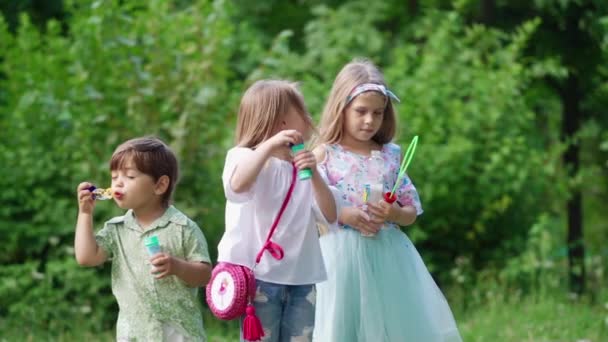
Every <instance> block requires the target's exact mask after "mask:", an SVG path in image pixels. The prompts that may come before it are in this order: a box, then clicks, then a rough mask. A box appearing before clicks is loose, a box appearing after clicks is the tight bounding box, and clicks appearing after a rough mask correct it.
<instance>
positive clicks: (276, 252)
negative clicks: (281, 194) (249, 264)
mask: <svg viewBox="0 0 608 342" xmlns="http://www.w3.org/2000/svg"><path fill="white" fill-rule="evenodd" d="M296 173H297V170H296V166H295V165H293V171H292V174H293V176H292V178H291V185H289V190H287V195H286V196H285V200H283V204H282V205H281V209H280V210H279V213H278V214H277V217H276V218H275V219H274V222H273V223H272V227H270V231H269V232H268V236H267V237H266V242H265V243H264V246H262V249H261V250H260V251H259V252H258V255H257V256H256V257H255V264H256V265H257V264H259V263H260V259H262V255H263V254H264V251H268V252H269V253H270V255H272V257H273V258H275V259H277V260H281V259H283V256H284V254H285V253H284V252H283V248H282V247H281V246H279V244H277V243H274V242H272V241H270V239H271V238H272V234H274V231H275V230H276V229H277V225H278V224H279V220H280V219H281V216H282V215H283V212H284V211H285V208H286V207H287V203H288V202H289V199H290V198H291V194H292V193H293V188H294V187H295V185H296ZM254 267H255V265H254Z"/></svg>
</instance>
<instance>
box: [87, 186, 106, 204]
mask: <svg viewBox="0 0 608 342" xmlns="http://www.w3.org/2000/svg"><path fill="white" fill-rule="evenodd" d="M89 191H90V192H92V193H93V199H95V200H101V201H104V200H109V199H112V188H107V189H102V188H97V187H95V186H94V185H92V186H91V187H89Z"/></svg>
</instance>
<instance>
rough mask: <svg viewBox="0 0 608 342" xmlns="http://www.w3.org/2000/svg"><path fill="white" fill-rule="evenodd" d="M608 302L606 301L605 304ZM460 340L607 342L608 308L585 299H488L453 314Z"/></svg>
mask: <svg viewBox="0 0 608 342" xmlns="http://www.w3.org/2000/svg"><path fill="white" fill-rule="evenodd" d="M607 305H608V303H607ZM456 318H457V320H458V326H459V329H460V333H461V334H462V337H463V339H464V341H467V342H482V341H492V342H493V341H505V342H510V341H514V342H515V341H517V342H520V341H521V342H523V341H530V342H532V341H534V342H543V341H546V342H549V341H551V342H557V341H572V342H583V341H584V342H600V341H608V330H607V328H608V326H607V323H608V307H606V306H605V305H604V304H603V303H595V304H592V303H590V302H589V300H588V299H578V300H574V299H568V298H566V297H565V296H561V297H560V296H553V297H550V296H544V297H543V298H538V297H535V296H530V297H525V298H523V299H511V300H501V299H494V300H492V299H491V300H489V301H488V302H487V303H486V304H484V305H482V306H478V307H475V308H471V309H468V310H467V311H466V312H463V313H457V314H456Z"/></svg>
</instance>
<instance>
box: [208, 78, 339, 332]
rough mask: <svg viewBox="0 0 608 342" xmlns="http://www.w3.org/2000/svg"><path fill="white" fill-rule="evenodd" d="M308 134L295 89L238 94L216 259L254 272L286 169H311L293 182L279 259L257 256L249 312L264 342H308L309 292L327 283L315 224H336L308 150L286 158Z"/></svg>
mask: <svg viewBox="0 0 608 342" xmlns="http://www.w3.org/2000/svg"><path fill="white" fill-rule="evenodd" d="M311 128H312V122H311V118H310V116H309V115H308V112H307V110H306V107H305V105H304V100H303V98H302V95H301V94H300V93H299V92H298V90H297V88H296V87H295V85H294V84H292V83H289V82H286V81H279V80H266V81H258V82H256V83H254V84H253V85H252V86H251V87H250V88H249V89H248V90H247V91H246V92H245V94H244V95H243V98H242V100H241V105H240V108H239V115H238V122H237V127H236V142H237V146H236V147H234V148H232V149H230V150H229V151H228V154H227V156H226V164H225V166H224V172H223V175H222V180H223V184H224V192H225V194H226V198H227V202H226V232H225V233H224V236H223V237H222V240H221V241H220V243H219V246H218V261H219V262H230V263H233V264H238V265H243V266H247V267H253V266H254V263H255V258H256V254H257V253H258V251H260V249H261V248H262V246H263V245H264V243H265V241H266V236H267V234H268V231H269V230H270V227H271V225H272V223H273V221H274V219H275V217H276V216H277V212H278V211H279V208H280V207H281V204H282V203H283V200H284V198H285V196H286V194H287V191H288V189H289V187H290V184H291V182H292V177H293V168H294V167H296V168H297V169H298V170H302V169H306V168H308V169H310V170H311V171H312V177H311V179H309V180H300V179H297V180H296V183H295V188H294V190H293V193H292V195H291V199H290V201H289V202H288V204H287V207H286V209H285V211H284V213H283V215H282V217H281V219H280V221H279V223H278V226H277V228H276V232H275V234H274V235H273V237H272V241H273V242H275V243H276V244H278V245H280V246H281V247H282V249H283V251H284V253H285V254H284V257H283V258H282V259H281V260H278V259H277V258H275V257H273V255H272V253H269V252H266V253H264V254H263V255H262V258H261V261H260V263H259V264H258V265H257V266H256V267H255V269H254V274H255V278H256V282H257V291H256V296H255V300H254V306H255V309H256V314H257V316H258V317H259V318H260V321H261V323H262V326H263V329H264V339H263V340H264V341H292V339H293V340H298V341H310V340H311V339H312V331H313V327H314V314H315V308H314V307H315V297H316V296H315V293H316V292H315V287H314V284H315V283H318V282H321V281H323V280H325V279H326V274H325V267H324V265H323V258H322V256H321V249H320V247H319V239H318V234H317V229H316V223H317V222H319V223H322V224H325V225H327V224H329V223H331V222H334V221H336V217H337V213H336V203H335V198H334V196H333V194H332V192H331V191H330V189H329V187H328V186H327V184H326V182H325V181H324V180H323V179H322V178H321V176H320V175H319V173H318V172H317V171H316V167H317V163H316V159H315V156H314V155H313V154H312V152H309V151H302V152H299V153H298V154H296V155H295V156H292V153H291V150H290V146H291V145H294V144H299V143H302V142H303V141H305V140H307V139H308V138H309V137H310V134H311Z"/></svg>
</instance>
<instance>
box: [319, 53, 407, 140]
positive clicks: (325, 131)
mask: <svg viewBox="0 0 608 342" xmlns="http://www.w3.org/2000/svg"><path fill="white" fill-rule="evenodd" d="M364 83H375V84H381V85H383V86H385V87H386V82H385V81H384V76H383V75H382V73H381V72H380V70H379V69H378V68H377V67H376V66H375V65H374V64H373V63H372V62H370V61H369V60H366V59H355V60H353V61H352V62H350V63H348V64H346V65H345V66H344V67H343V68H342V70H340V72H339V73H338V76H336V79H335V81H334V84H333V86H332V88H331V91H330V93H329V97H328V98H327V102H326V103H325V108H324V109H323V114H322V115H321V124H320V127H319V136H318V137H317V139H316V140H315V145H320V144H325V143H326V144H335V143H339V142H340V141H341V140H342V137H343V135H344V121H345V120H344V113H345V109H346V107H347V106H346V99H347V97H348V95H349V94H350V93H351V91H352V90H353V89H354V88H355V87H356V86H358V85H361V84H364ZM351 103H352V102H351ZM395 115H396V113H395V109H394V108H393V104H392V103H391V101H390V99H389V100H388V101H387V105H386V108H385V109H384V118H383V121H382V125H381V126H380V129H379V130H378V132H377V133H376V135H374V136H373V137H372V140H373V141H375V142H376V143H378V144H380V145H383V144H386V143H388V142H390V141H391V140H392V139H393V137H394V135H395V129H396V127H395V126H396V120H395Z"/></svg>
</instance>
